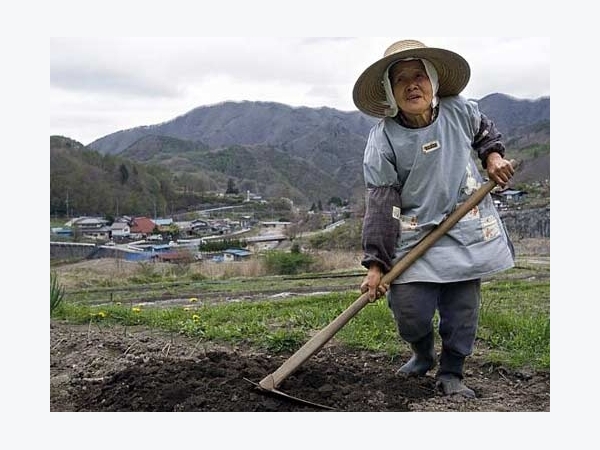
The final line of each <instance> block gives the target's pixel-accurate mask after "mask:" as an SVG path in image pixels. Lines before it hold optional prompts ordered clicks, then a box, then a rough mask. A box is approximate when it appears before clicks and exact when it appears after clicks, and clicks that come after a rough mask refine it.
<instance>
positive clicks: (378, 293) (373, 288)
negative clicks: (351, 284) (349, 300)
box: [360, 264, 390, 302]
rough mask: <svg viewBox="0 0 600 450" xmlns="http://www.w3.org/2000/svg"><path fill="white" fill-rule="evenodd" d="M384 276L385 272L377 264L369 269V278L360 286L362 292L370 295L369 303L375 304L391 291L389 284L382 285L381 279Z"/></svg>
mask: <svg viewBox="0 0 600 450" xmlns="http://www.w3.org/2000/svg"><path fill="white" fill-rule="evenodd" d="M382 276H383V272H382V271H381V269H380V268H379V266H377V265H376V264H373V265H372V266H371V267H369V271H368V272H367V276H366V277H365V279H364V280H363V282H362V283H361V285H360V292H361V293H362V294H364V293H365V292H368V293H369V301H370V302H374V301H376V300H377V299H378V298H379V297H382V296H383V295H385V293H386V292H387V291H388V289H389V287H390V286H389V284H380V283H381V277H382Z"/></svg>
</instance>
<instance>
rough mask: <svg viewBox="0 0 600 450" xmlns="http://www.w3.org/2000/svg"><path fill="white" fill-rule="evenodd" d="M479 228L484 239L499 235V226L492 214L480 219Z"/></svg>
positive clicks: (487, 239)
mask: <svg viewBox="0 0 600 450" xmlns="http://www.w3.org/2000/svg"><path fill="white" fill-rule="evenodd" d="M481 228H482V230H483V238H484V239H485V240H486V241H489V240H490V239H494V238H495V237H496V236H499V235H500V227H499V226H498V221H497V220H496V218H495V217H494V216H488V217H484V218H483V219H481Z"/></svg>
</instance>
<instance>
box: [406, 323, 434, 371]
mask: <svg viewBox="0 0 600 450" xmlns="http://www.w3.org/2000/svg"><path fill="white" fill-rule="evenodd" d="M433 343H434V342H433V331H432V332H430V333H429V334H428V335H426V336H425V337H424V338H422V339H420V340H418V341H417V342H414V343H411V344H410V348H411V349H412V351H413V355H412V357H411V358H410V359H409V360H408V362H407V363H406V364H404V365H403V366H402V367H400V369H398V372H396V373H399V374H400V373H404V374H407V375H417V376H423V375H425V374H426V373H427V371H428V370H431V369H433V368H434V367H435V351H434V349H433Z"/></svg>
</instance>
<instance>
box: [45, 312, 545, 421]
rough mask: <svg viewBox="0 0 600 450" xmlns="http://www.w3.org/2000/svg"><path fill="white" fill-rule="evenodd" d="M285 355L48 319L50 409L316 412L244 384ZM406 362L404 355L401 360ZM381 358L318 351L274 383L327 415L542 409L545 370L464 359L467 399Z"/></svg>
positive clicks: (348, 351) (334, 349)
mask: <svg viewBox="0 0 600 450" xmlns="http://www.w3.org/2000/svg"><path fill="white" fill-rule="evenodd" d="M289 356H290V355H269V354H266V353H259V352H253V351H250V350H249V349H241V348H226V347H219V346H215V345H208V344H203V343H200V342H199V341H195V340H193V339H189V338H185V337H182V336H179V335H177V336H173V335H169V334H165V333H163V332H158V331H156V330H149V329H146V328H131V327H129V328H127V327H121V326H112V327H106V326H104V327H98V326H92V327H89V326H81V325H72V324H69V323H65V322H59V321H52V322H51V327H50V410H51V411H161V412H167V411H326V409H322V408H319V407H317V406H313V405H307V404H304V403H300V402H296V401H293V400H290V399H287V398H284V397H282V396H278V395H274V394H270V393H266V392H264V391H261V390H259V389H257V388H256V386H254V385H253V384H252V383H251V381H252V382H255V383H258V382H259V381H260V380H261V379H263V378H264V377H265V376H267V375H268V374H270V373H273V372H274V371H275V370H277V369H278V368H279V367H280V366H281V364H282V363H283V362H284V361H285V360H286V359H287V358H288V357H289ZM402 356H403V357H405V358H408V357H409V355H402ZM400 364H401V361H399V360H392V359H391V358H390V357H389V356H387V355H385V354H376V353H371V352H365V351H358V350H353V349H348V348H346V347H343V346H340V345H328V346H326V347H325V348H323V349H321V350H320V351H319V352H318V353H316V354H315V355H313V356H312V357H311V358H310V359H309V360H308V361H306V362H305V363H304V364H303V365H302V366H301V367H300V368H299V369H298V370H297V371H296V372H294V373H293V374H292V375H290V376H289V377H287V378H286V379H285V380H284V382H283V383H282V384H281V386H279V389H280V390H281V391H283V392H284V393H286V394H289V395H291V396H294V397H298V398H300V399H303V400H307V401H309V402H313V403H317V404H320V405H324V406H326V407H328V408H332V409H334V410H336V411H364V412H368V411H549V410H550V374H549V373H548V372H530V373H523V372H514V371H509V370H505V369H503V368H498V367H492V366H490V365H487V364H485V363H483V362H481V361H479V360H478V359H477V356H473V357H472V358H470V359H468V361H467V364H466V371H465V382H466V384H467V385H468V386H469V387H471V388H472V389H473V390H474V391H475V393H476V394H477V398H476V399H466V398H462V397H456V396H450V397H448V396H443V395H441V393H440V392H438V391H437V390H436V388H435V380H434V378H433V371H432V372H431V373H430V374H428V375H427V376H425V377H419V378H416V377H406V376H398V375H396V370H397V368H398V367H399V365H400Z"/></svg>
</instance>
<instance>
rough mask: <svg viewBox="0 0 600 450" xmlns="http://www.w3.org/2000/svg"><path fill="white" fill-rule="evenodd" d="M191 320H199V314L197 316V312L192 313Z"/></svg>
mask: <svg viewBox="0 0 600 450" xmlns="http://www.w3.org/2000/svg"><path fill="white" fill-rule="evenodd" d="M192 320H193V321H194V322H196V321H198V320H200V316H199V315H198V314H194V315H193V316H192Z"/></svg>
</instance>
